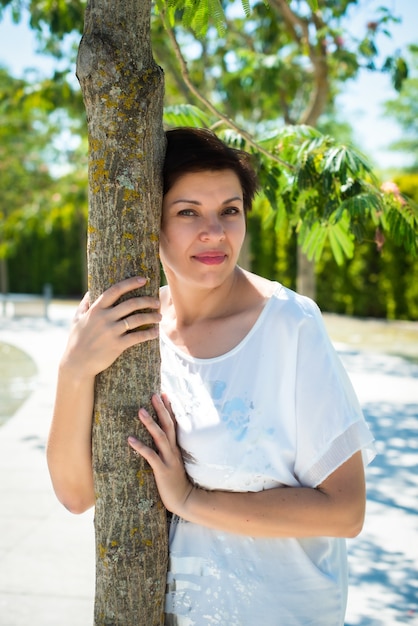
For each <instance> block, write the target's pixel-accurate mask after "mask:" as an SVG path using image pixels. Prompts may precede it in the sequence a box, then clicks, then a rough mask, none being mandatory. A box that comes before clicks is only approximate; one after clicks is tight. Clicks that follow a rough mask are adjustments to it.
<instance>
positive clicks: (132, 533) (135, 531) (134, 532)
mask: <svg viewBox="0 0 418 626" xmlns="http://www.w3.org/2000/svg"><path fill="white" fill-rule="evenodd" d="M137 532H139V528H136V527H135V528H131V531H130V533H129V534H130V535H131V537H134V536H135V535H136V533H137Z"/></svg>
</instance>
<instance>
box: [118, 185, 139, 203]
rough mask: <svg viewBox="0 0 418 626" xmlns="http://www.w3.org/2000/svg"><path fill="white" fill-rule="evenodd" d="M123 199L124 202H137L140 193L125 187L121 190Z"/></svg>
mask: <svg viewBox="0 0 418 626" xmlns="http://www.w3.org/2000/svg"><path fill="white" fill-rule="evenodd" d="M122 197H123V201H124V202H130V203H133V202H138V201H140V200H141V194H140V193H139V191H138V190H137V189H128V188H126V187H125V189H124V190H123V196H122Z"/></svg>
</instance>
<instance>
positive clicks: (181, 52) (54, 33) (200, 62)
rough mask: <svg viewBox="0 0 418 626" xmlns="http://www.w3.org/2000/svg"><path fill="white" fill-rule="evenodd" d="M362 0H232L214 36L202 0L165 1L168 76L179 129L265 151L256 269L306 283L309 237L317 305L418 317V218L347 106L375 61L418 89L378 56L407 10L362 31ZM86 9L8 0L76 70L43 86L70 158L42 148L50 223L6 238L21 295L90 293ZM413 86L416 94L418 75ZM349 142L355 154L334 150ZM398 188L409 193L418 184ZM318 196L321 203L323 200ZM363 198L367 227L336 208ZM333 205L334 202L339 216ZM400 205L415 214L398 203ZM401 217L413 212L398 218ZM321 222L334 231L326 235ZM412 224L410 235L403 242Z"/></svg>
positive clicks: (156, 19)
mask: <svg viewBox="0 0 418 626" xmlns="http://www.w3.org/2000/svg"><path fill="white" fill-rule="evenodd" d="M357 4H358V3H357V2H356V1H355V0H344V1H341V2H338V3H336V2H330V1H328V0H320V2H319V6H320V9H321V11H319V12H318V11H312V10H311V8H310V6H309V5H310V3H309V2H307V1H304V2H290V3H288V2H284V1H281V0H274V1H273V0H272V1H271V2H270V4H268V5H267V4H265V3H264V2H253V3H251V7H250V6H249V4H248V3H246V2H243V3H242V5H243V7H244V9H245V11H246V12H245V11H243V8H242V6H241V4H240V3H239V2H232V1H224V2H222V3H219V7H221V8H223V9H224V11H225V20H224V27H220V26H219V24H221V23H222V20H223V18H222V19H221V20H218V21H216V20H215V21H214V22H211V23H209V28H208V30H207V32H206V34H205V35H204V36H203V34H202V33H203V31H204V26H205V23H206V22H207V19H208V16H207V15H206V16H205V15H203V14H201V13H199V11H196V10H193V11H192V10H189V13H187V11H188V9H187V7H188V6H190V7H192V8H193V7H194V8H195V5H194V4H193V3H192V2H190V3H187V2H180V0H179V1H178V2H175V1H173V2H170V3H167V4H166V3H165V2H160V3H159V13H158V12H156V14H155V15H153V18H152V28H153V42H154V52H155V55H156V58H157V60H158V61H159V62H160V64H161V65H162V66H163V67H164V70H165V74H166V123H167V124H170V125H182V124H189V125H208V126H212V127H214V129H215V130H216V132H218V133H219V134H220V135H221V136H222V137H223V138H225V139H227V140H229V141H232V142H235V143H239V145H243V146H244V147H246V148H247V149H250V150H252V151H254V153H255V154H256V155H257V164H258V166H259V168H260V175H261V180H262V182H263V186H264V189H265V191H266V193H265V194H264V196H260V197H259V199H258V200H257V203H256V206H255V208H254V211H253V213H252V215H251V216H250V218H249V224H248V227H249V233H250V236H249V243H250V245H251V249H250V250H249V254H248V258H249V262H250V263H251V266H252V268H253V269H254V271H258V272H260V273H262V274H263V275H265V276H268V277H270V278H273V279H278V280H280V281H281V282H283V283H285V284H286V285H288V286H290V287H292V288H296V286H297V273H298V267H299V268H300V264H301V261H300V258H299V259H298V253H297V249H298V247H297V241H298V237H299V239H300V238H301V236H303V237H302V240H303V241H302V243H304V246H305V250H306V251H307V252H309V253H310V254H311V255H312V256H313V257H315V258H316V264H315V275H316V283H317V300H318V302H319V304H320V306H321V307H322V308H323V309H324V310H328V311H336V312H339V313H347V314H353V315H362V316H368V315H373V316H378V317H398V318H411V319H416V316H417V312H416V294H415V293H413V292H414V289H413V288H411V286H410V284H409V283H411V282H412V281H410V280H409V282H408V276H411V275H412V273H413V272H414V271H416V260H415V257H414V255H413V251H412V249H413V247H414V245H415V244H416V236H414V235H411V231H413V230H414V228H415V225H416V217H415V216H416V214H415V213H414V209H413V208H409V209H408V210H409V211H410V213H409V214H408V215H407V214H406V209H403V205H401V204H399V202H398V197H397V196H394V195H393V194H388V193H381V194H380V196H379V195H378V189H379V183H378V181H376V180H375V181H373V179H372V176H371V175H370V172H369V166H368V165H367V161H366V160H365V159H364V158H363V157H362V155H360V154H359V153H358V152H357V151H355V150H354V149H353V148H352V147H351V146H350V142H351V132H350V128H349V127H348V126H347V124H346V123H344V122H341V120H340V119H339V117H338V115H337V113H336V111H335V99H336V96H337V94H338V93H339V92H341V90H343V89H344V86H345V84H346V82H347V81H349V80H350V79H352V78H354V77H355V76H356V75H357V74H358V73H359V72H360V71H362V70H364V69H368V70H369V71H379V72H380V71H381V72H388V73H389V74H390V78H391V80H392V83H393V84H394V85H395V86H396V87H397V89H401V87H402V89H401V91H400V94H401V95H400V98H404V97H405V96H404V94H405V93H407V91H404V89H406V85H410V83H409V80H410V79H407V80H406V82H405V78H406V76H407V66H406V64H405V61H404V59H403V58H402V56H400V54H399V53H398V52H395V53H394V54H393V55H391V56H388V57H385V58H381V56H380V55H379V50H378V42H379V38H381V37H388V36H389V33H390V27H391V24H394V23H396V21H397V19H398V18H397V16H396V15H394V14H393V13H392V12H391V10H390V9H389V8H387V6H383V7H381V8H380V9H379V10H378V11H377V12H376V13H375V14H373V15H371V17H370V20H369V21H368V22H367V23H366V24H365V25H364V32H363V33H361V34H360V33H356V36H352V35H350V31H349V20H348V17H349V16H350V14H352V12H353V11H355V10H356V5H357ZM382 4H385V3H382ZM84 5H85V2H84V1H82V0H69V1H68V2H66V3H56V2H53V1H52V0H42V2H41V1H40V0H32V1H31V2H30V3H27V4H25V3H22V2H20V1H19V2H17V1H16V0H0V6H3V10H7V11H11V12H12V13H13V15H14V17H15V19H16V20H18V19H21V17H22V15H25V14H27V12H28V11H29V14H30V24H31V27H32V28H33V29H34V30H35V31H36V32H37V33H38V38H39V46H40V49H42V50H43V51H45V52H46V53H48V54H50V55H54V56H55V57H56V58H57V59H59V60H60V67H61V68H63V69H62V70H61V71H60V72H59V73H58V72H57V73H56V74H55V75H54V76H53V77H52V78H51V79H49V81H48V80H46V81H44V82H45V85H43V86H42V87H41V85H40V86H39V90H38V93H39V94H41V93H42V97H43V98H44V100H45V102H49V103H50V104H49V105H44V110H45V111H46V112H48V111H49V113H50V115H47V117H50V118H52V120H53V121H54V119H55V123H56V122H57V120H59V124H58V127H60V129H59V128H58V129H57V126H55V130H54V132H55V134H54V137H52V135H51V138H50V140H49V143H48V142H47V143H48V145H49V146H50V145H55V147H57V146H60V148H61V152H60V158H58V156H57V152H55V154H54V156H53V157H51V153H50V154H48V152H47V151H42V150H39V154H40V155H42V158H43V164H44V167H45V170H46V173H47V174H48V177H49V182H48V184H46V182H44V183H43V184H42V194H43V201H42V206H43V207H44V209H45V210H44V212H43V213H42V211H41V209H40V207H41V205H40V204H39V203H38V209H37V210H36V211H34V210H33V213H35V212H36V213H37V215H38V216H39V219H38V227H37V228H34V227H33V222H31V223H30V224H29V222H26V226H25V227H21V229H20V232H21V234H20V235H17V231H16V230H13V229H11V230H10V229H8V230H7V232H8V233H9V234H8V243H7V245H5V237H4V236H3V244H2V248H0V256H3V258H5V257H6V256H7V257H8V260H7V265H8V267H9V276H10V279H9V283H10V285H9V288H10V290H11V291H27V292H32V291H33V292H38V291H40V289H41V288H42V284H43V283H44V282H50V283H51V284H52V285H53V288H54V292H55V294H57V295H62V296H78V295H79V294H80V293H81V292H82V291H83V289H84V284H83V281H84V276H85V268H84V261H83V256H82V253H81V252H80V251H81V250H84V245H81V243H80V242H81V241H82V240H83V237H84V230H83V229H85V215H86V212H87V200H86V197H85V193H86V189H87V182H86V163H85V156H84V154H85V128H84V114H83V112H82V106H81V100H80V95H79V91H78V86H77V85H76V84H75V81H74V78H73V73H74V50H75V47H76V45H77V44H78V41H79V37H80V35H79V33H80V32H81V30H82V19H83V18H82V16H83V11H84ZM200 5H201V6H208V3H200ZM212 6H214V7H217V6H218V3H217V2H213V3H212ZM25 12H26V13H25ZM350 12H351V13H350ZM180 17H181V18H182V20H183V21H182V26H179V23H180ZM162 18H164V19H162ZM205 20H206V22H205ZM185 24H186V25H185ZM210 24H212V25H210ZM216 26H217V27H216ZM28 82H31V81H30V80H29V79H28ZM402 82H404V86H402ZM408 89H411V96H410V97H411V98H412V99H413V89H414V86H413V83H412V86H408ZM415 89H416V87H415ZM184 103H187V105H188V106H184ZM191 105H192V106H191ZM48 106H49V107H50V108H49V109H48ZM211 107H212V108H211ZM52 111H54V114H53V115H52V114H51V112H52ZM58 112H60V113H58ZM300 124H309V126H310V127H311V126H316V128H317V129H318V131H312V130H310V129H309V128H306V127H304V126H300ZM295 125H298V126H295ZM240 131H243V134H240ZM319 131H321V133H322V134H321V133H320V132H319ZM409 132H410V129H409V130H408V133H409ZM245 133H247V135H246V136H244V135H245ZM75 138H78V141H76V139H75ZM251 139H253V140H254V142H255V143H258V145H259V146H260V145H261V147H262V148H264V149H265V150H266V151H268V152H270V153H273V154H274V155H275V156H277V157H278V158H279V159H280V158H282V159H283V160H284V161H286V159H287V160H288V161H289V159H290V161H292V159H293V161H292V162H296V163H297V168H296V170H292V169H291V168H286V166H284V165H283V164H280V162H277V161H276V162H275V161H271V160H268V159H267V158H264V157H263V156H260V153H257V151H256V149H255V148H254V147H253V146H252V145H251V143H250V142H249V140H251ZM336 140H338V142H339V143H338V144H337V143H336ZM54 142H55V144H54ZM341 143H344V144H345V145H346V146H347V150H346V151H345V152H344V151H342V150H341V149H340V151H339V152H338V150H337V152H334V153H333V150H334V151H335V149H336V147H337V145H340V146H341ZM63 145H64V146H66V149H63ZM68 145H70V146H71V149H68ZM324 155H325V156H324ZM333 155H334V156H333ZM332 156H333V158H331V157H332ZM353 158H354V162H353ZM350 159H351V160H350ZM342 161H343V162H344V163H346V171H345V174H344V172H343V174H344V176H343V177H342V178H340V179H339V183H338V188H336V187H332V189H331V187H330V185H331V183H330V181H331V180H333V181H334V179H335V172H336V170H337V169H338V168H340V170H339V172H340V171H341V162H342ZM57 164H58V165H59V166H60V167H57ZM330 170H331V174H332V175H331V174H330ZM332 170H333V171H332ZM358 180H361V181H366V182H367V183H368V184H369V183H370V186H371V187H373V192H370V194H369V195H368V193H369V191H370V190H367V189H365V188H363V189H359V188H356V185H357V186H358ZM398 184H399V187H400V190H401V192H403V193H408V190H409V191H411V190H412V191H413V189H414V188H413V186H412V187H411V186H409V187H408V188H404V187H402V185H401V184H400V183H399V182H398ZM1 185H2V183H1V182H0V186H1ZM350 185H351V187H350ZM312 190H313V191H312ZM309 194H310V195H309ZM344 194H345V195H344ZM313 195H315V196H316V201H315V203H313V202H311V203H310V202H309V201H308V200H309V199H310V198H312V197H313ZM353 197H355V198H362V203H360V202H358V203H357V204H358V209H357V210H358V213H359V222H361V224H362V227H361V228H357V231H356V222H355V220H354V222H353V220H352V219H351V218H350V220H348V219H347V218H346V217H345V216H344V215H343V213H342V212H341V211H340V212H338V209H337V208H336V207H337V205H338V204H339V205H341V202H344V201H347V202H349V201H351V202H352V199H353ZM410 197H411V195H410ZM412 197H414V194H412ZM415 198H416V196H415ZM325 200H326V201H328V200H330V202H327V203H328V207H327V208H326V210H325V209H324V206H325V204H326V202H325ZM373 202H375V203H377V204H375V206H373ZM313 204H315V206H311V205H313ZM392 205H393V206H395V205H397V206H398V208H400V209H401V210H402V211H403V212H401V213H399V212H397V211H395V210H392V209H391V208H390V207H391V206H392ZM9 206H11V205H9ZM12 206H13V207H15V210H18V211H20V210H22V207H27V206H28V202H27V198H25V195H24V193H22V194H20V195H19V196H17V195H16V196H15V198H14V200H13V204H12ZM33 206H34V205H33V202H32V207H33ZM410 206H411V205H408V207H410ZM295 207H296V208H295ZM318 207H319V208H318ZM382 207H383V208H384V210H382ZM385 207H386V208H385ZM320 211H322V213H321V212H320ZM336 215H337V216H338V220H339V221H338V223H337V222H336V221H335V220H336V218H335V216H336ZM366 215H367V216H366ZM382 215H383V218H382ZM387 215H391V216H392V217H391V218H390V219H386V218H387ZM395 215H396V216H398V215H401V216H402V218H399V219H397V220H395V218H394V216H395ZM411 215H412V217H411ZM318 219H319V220H322V226H321V227H320V228H317V229H316V230H314V232H313V233H312V232H311V226H312V224H313V223H314V222H315V220H317V221H318ZM408 220H409V221H408ZM335 226H336V227H335ZM405 229H406V230H405ZM2 232H3V233H6V230H5V229H2ZM405 232H408V233H409V235H408V237H409V239H408V238H405V237H403V234H404V233H405ZM376 239H377V243H376V241H375V240H376ZM383 239H385V241H384V244H383V245H382V242H383ZM406 240H408V241H409V243H410V244H411V245H409V250H408V251H406V250H405V249H404V248H403V247H402V245H401V243H402V241H404V242H405V241H406ZM10 241H11V242H12V243H10ZM350 256H352V258H351V259H350ZM406 283H408V284H406ZM401 292H402V293H401Z"/></svg>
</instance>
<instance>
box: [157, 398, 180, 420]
mask: <svg viewBox="0 0 418 626" xmlns="http://www.w3.org/2000/svg"><path fill="white" fill-rule="evenodd" d="M161 400H162V401H163V404H164V406H165V408H166V409H167V411H168V412H169V414H170V417H171V419H172V420H173V424H174V425H175V426H176V425H177V420H176V416H175V415H174V411H173V407H172V406H171V402H170V400H169V399H168V396H167V394H166V393H162V394H161Z"/></svg>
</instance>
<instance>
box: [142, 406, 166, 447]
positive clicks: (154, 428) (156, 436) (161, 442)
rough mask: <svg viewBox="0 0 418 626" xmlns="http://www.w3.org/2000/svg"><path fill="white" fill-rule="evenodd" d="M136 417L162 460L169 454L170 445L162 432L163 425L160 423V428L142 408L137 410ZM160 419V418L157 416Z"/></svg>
mask: <svg viewBox="0 0 418 626" xmlns="http://www.w3.org/2000/svg"><path fill="white" fill-rule="evenodd" d="M138 417H139V419H140V420H141V422H142V423H143V425H144V426H145V428H146V429H147V431H148V432H149V434H150V435H151V437H152V439H153V441H154V443H155V445H156V447H157V450H158V452H159V453H160V454H161V456H162V457H163V458H164V457H165V458H167V455H168V454H169V452H170V444H169V441H168V438H167V436H166V434H165V431H164V424H163V422H162V421H161V426H160V425H159V424H157V422H156V421H155V420H154V419H153V418H152V417H151V415H150V414H149V413H148V411H147V410H146V409H144V408H141V409H139V411H138ZM159 417H160V416H159Z"/></svg>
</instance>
